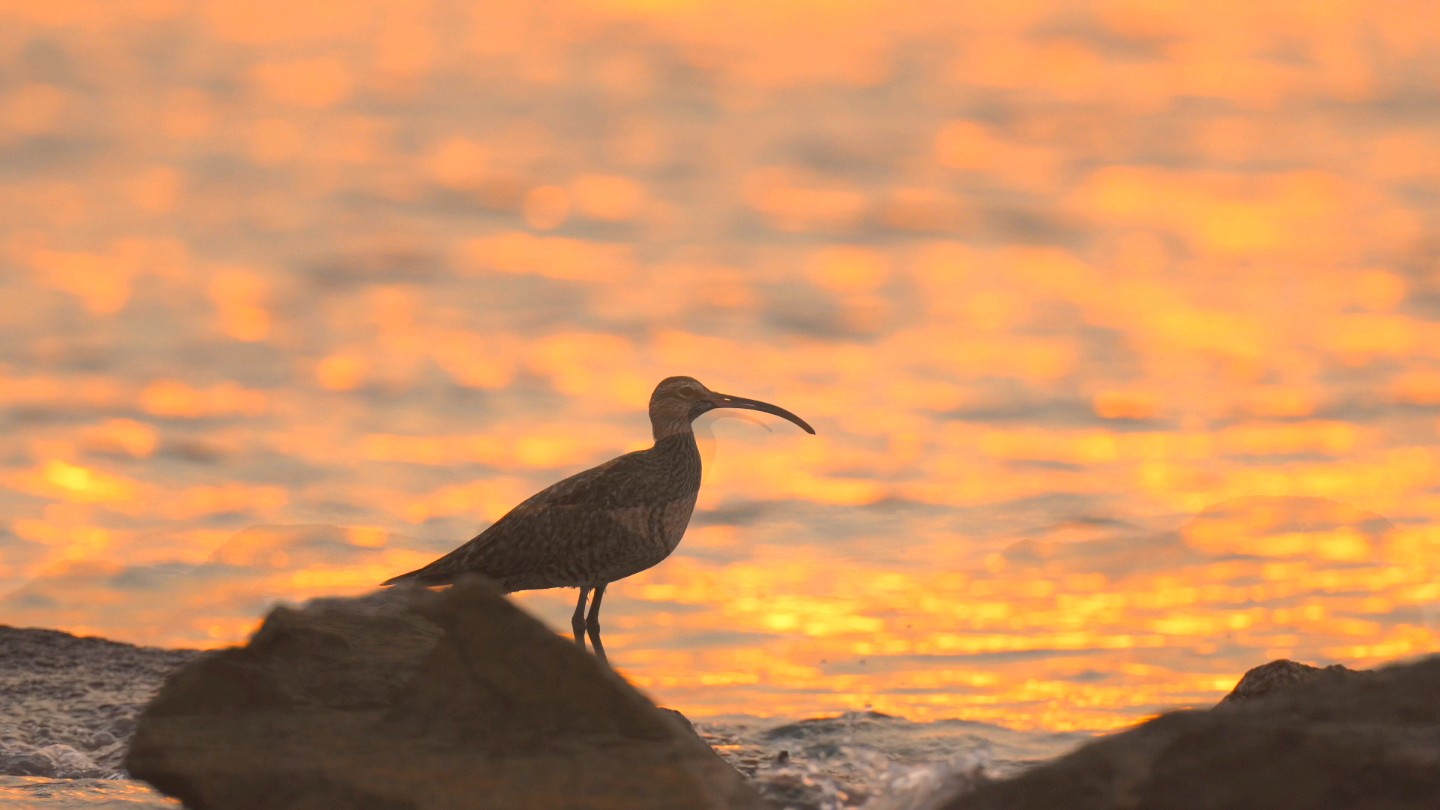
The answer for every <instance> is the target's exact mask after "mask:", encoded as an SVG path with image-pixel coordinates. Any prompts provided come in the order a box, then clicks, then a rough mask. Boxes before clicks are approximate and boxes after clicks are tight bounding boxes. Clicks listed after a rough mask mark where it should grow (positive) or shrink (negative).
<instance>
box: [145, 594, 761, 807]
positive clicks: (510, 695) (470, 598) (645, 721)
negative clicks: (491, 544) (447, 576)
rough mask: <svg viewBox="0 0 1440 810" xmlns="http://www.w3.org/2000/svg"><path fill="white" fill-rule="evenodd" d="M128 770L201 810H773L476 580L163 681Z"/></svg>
mask: <svg viewBox="0 0 1440 810" xmlns="http://www.w3.org/2000/svg"><path fill="white" fill-rule="evenodd" d="M125 766H126V768H127V769H129V771H130V772H131V773H132V774H134V775H135V776H137V777H138V778H141V779H144V780H146V781H147V782H150V783H151V784H153V785H154V786H155V787H157V788H159V789H160V790H161V791H164V792H165V793H168V794H170V795H172V796H175V797H177V798H179V799H180V800H181V801H183V802H185V804H186V806H187V807H189V808H192V810H227V809H229V808H235V810H254V809H255V808H262V807H263V808H267V810H286V809H287V808H294V810H301V809H302V808H304V809H305V810H311V809H313V810H319V809H320V808H325V809H326V810H330V809H331V808H377V809H378V808H385V809H386V810H389V809H390V808H395V809H396V810H399V809H400V808H405V809H406V810H412V809H413V810H421V809H422V808H467V807H476V808H481V807H483V808H511V807H513V808H550V807H554V808H566V807H585V808H597V809H598V808H627V810H628V809H629V808H651V807H653V808H667V809H668V808H675V807H686V808H727V809H728V808H755V807H761V806H763V805H762V802H761V800H760V798H759V797H758V795H757V794H756V793H755V792H754V791H753V789H751V788H750V787H749V786H748V785H747V784H746V783H745V781H744V780H743V778H742V777H741V776H740V774H738V773H737V772H736V771H735V770H734V769H733V768H731V767H730V766H729V765H728V764H726V763H725V762H724V761H723V760H721V759H720V758H719V757H718V756H716V755H715V753H714V752H712V751H711V750H710V748H709V746H707V745H706V744H705V743H704V741H702V740H701V739H700V738H699V737H698V736H696V735H695V734H694V732H693V731H691V730H690V729H688V728H687V727H686V726H685V724H684V723H683V722H682V721H681V720H679V719H677V718H676V717H674V716H673V715H670V714H667V713H665V712H662V711H661V710H659V709H657V708H656V707H655V706H654V705H653V704H651V703H650V701H648V700H647V699H646V698H645V697H644V696H643V695H641V694H640V693H639V692H637V691H636V690H635V689H634V688H632V687H631V686H630V685H629V684H628V683H626V682H625V681H624V679H622V678H621V677H620V676H618V675H616V674H615V673H614V672H613V671H611V670H610V669H608V668H607V667H605V666H603V665H601V664H600V663H599V662H597V661H596V660H595V659H594V658H593V657H591V656H590V655H589V654H587V653H585V652H583V651H581V650H580V649H578V648H577V647H576V646H575V645H573V644H571V643H569V642H568V641H565V640H563V639H561V638H559V637H557V636H556V635H555V634H554V633H552V632H550V631H549V630H548V629H546V628H545V627H544V626H543V625H542V624H540V623H539V622H538V621H536V620H535V619H533V618H531V617H530V616H528V615H526V614H525V613H523V612H522V611H520V610H519V609H517V608H516V607H514V606H513V605H511V604H510V602H508V601H507V600H506V599H505V598H504V597H503V596H501V595H500V594H499V593H498V592H497V591H496V590H495V589H494V588H493V587H492V586H490V585H489V584H488V583H485V582H480V581H470V582H465V583H462V584H460V585H457V586H456V587H454V588H451V589H449V590H448V591H445V592H440V593H436V592H431V591H427V590H423V589H412V588H400V589H394V590H391V591H385V592H380V593H377V594H374V595H371V596H368V597H364V598H360V599H333V600H320V601H316V602H313V603H311V604H310V605H308V606H306V607H305V608H303V609H298V610H297V609H290V608H283V607H282V608H277V609H276V610H275V611H273V612H272V613H271V614H270V616H269V617H267V618H266V620H265V623H264V625H263V626H262V627H261V628H260V629H259V631H257V632H256V633H255V635H254V637H253V638H252V639H251V640H250V643H249V645H248V646H245V647H241V648H236V649H228V650H222V651H218V652H214V653H208V654H205V655H202V656H200V657H199V658H197V659H196V660H195V661H193V662H192V663H190V664H188V665H187V666H185V667H184V668H183V669H181V670H180V671H178V672H176V673H175V674H174V675H173V676H172V677H171V678H170V679H169V681H167V682H166V684H165V686H164V688H163V689H162V690H161V691H160V694H159V695H158V696H157V697H156V698H155V700H154V701H153V702H152V703H151V704H150V705H149V706H147V707H146V709H145V711H144V713H143V714H142V715H141V717H140V723H139V727H138V729H137V730H136V733H135V737H134V740H133V741H132V743H131V749H130V753H129V755H128V757H127V758H126V760H125Z"/></svg>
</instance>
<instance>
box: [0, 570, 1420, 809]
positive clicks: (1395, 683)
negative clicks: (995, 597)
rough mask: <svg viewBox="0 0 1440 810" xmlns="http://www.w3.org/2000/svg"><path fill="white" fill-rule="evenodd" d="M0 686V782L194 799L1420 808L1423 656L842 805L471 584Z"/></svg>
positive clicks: (1294, 684) (928, 772)
mask: <svg viewBox="0 0 1440 810" xmlns="http://www.w3.org/2000/svg"><path fill="white" fill-rule="evenodd" d="M172 676H173V677H172ZM167 678H168V681H167ZM162 685H163V688H162ZM0 694H3V695H4V696H5V698H6V709H7V710H6V711H5V712H4V713H3V714H0V775H6V776H11V777H46V778H51V779H97V778H98V779H113V778H121V777H124V776H126V775H128V774H127V771H128V772H129V773H133V774H134V775H135V776H137V777H139V778H142V779H145V780H147V781H149V782H150V783H152V784H154V785H156V786H157V787H159V788H160V789H161V790H162V791H164V792H166V793H168V794H170V795H173V796H176V797H179V798H181V799H182V800H184V801H185V802H186V804H187V806H189V807H192V808H248V807H257V806H266V807H274V808H287V807H294V808H302V807H316V806H355V807H377V808H382V807H400V806H405V807H446V806H457V804H456V803H457V802H460V803H463V802H464V801H466V800H467V797H474V796H476V795H484V796H488V797H490V798H489V801H488V802H487V806H493V807H525V806H530V807H541V806H546V807H566V806H579V805H584V806H588V807H616V808H622V807H623V808H627V810H628V808H644V807H674V806H677V805H676V804H675V803H676V802H677V801H681V802H682V803H683V805H684V806H686V807H697V808H701V807H715V808H752V807H753V808H760V807H794V808H830V807H860V806H863V807H865V808H873V810H884V809H885V808H889V809H890V810H899V809H900V808H907V809H909V810H926V809H927V808H947V809H948V810H990V809H991V808H993V809H994V810H1000V808H1004V809H1005V810H1025V809H1026V808H1037V809H1038V808H1055V810H1060V809H1061V808H1065V810H1071V809H1072V808H1073V809H1074V810H1087V808H1096V810H1099V808H1114V807H1140V808H1145V807H1166V808H1178V809H1179V810H1186V809H1187V808H1195V810H1200V809H1201V808H1232V807H1233V808H1245V807H1282V806H1283V807H1291V808H1301V809H1302V810H1303V809H1304V808H1315V810H1321V809H1322V808H1323V809H1324V810H1329V809H1330V808H1337V809H1338V808H1372V807H1373V808H1377V809H1378V808H1402V809H1403V808H1412V807H1413V808H1417V810H1418V809H1419V808H1432V807H1435V806H1440V657H1436V658H1430V659H1426V660H1423V661H1419V662H1416V663H1413V664H1408V665H1401V666H1393V667H1387V668H1384V669H1381V670H1376V671H1373V672H1371V671H1354V670H1348V669H1345V668H1344V667H1338V666H1331V667H1325V668H1319V667H1310V666H1306V665H1303V664H1297V663H1295V662H1290V661H1276V662H1271V663H1269V664H1265V665H1263V666H1260V667H1256V668H1255V669H1252V670H1251V671H1250V672H1248V673H1246V675H1245V677H1244V678H1242V679H1241V680H1240V682H1239V683H1238V684H1237V685H1236V687H1235V689H1234V691H1232V692H1231V693H1230V694H1229V695H1227V696H1226V697H1225V699H1224V700H1222V701H1221V702H1220V703H1219V704H1218V705H1217V706H1216V707H1215V708H1213V709H1210V710H1195V711H1182V712H1173V713H1170V714H1166V715H1163V716H1161V717H1159V718H1156V719H1154V720H1152V721H1149V722H1147V723H1144V724H1141V725H1139V726H1137V727H1135V728H1132V729H1129V730H1127V731H1124V732H1120V733H1116V734H1112V735H1108V736H1106V737H1103V738H1099V739H1096V740H1094V741H1092V742H1090V743H1088V744H1086V745H1084V746H1082V747H1080V748H1078V749H1077V750H1075V751H1073V752H1072V753H1070V754H1068V755H1065V756H1062V757H1059V758H1057V759H1054V760H1053V761H1049V762H1045V763H1042V764H1039V765H1037V766H1035V767H1032V768H1029V769H1028V770H1025V771H1024V772H1023V773H1020V774H1018V775H1013V776H1010V777H1009V778H995V776H994V774H993V773H987V771H986V769H985V768H984V767H983V765H984V763H982V762H980V761H978V760H976V761H972V762H970V764H969V765H967V764H966V763H967V760H965V759H964V757H963V756H957V758H956V759H954V760H952V761H950V762H949V763H948V764H947V765H946V766H944V767H936V768H930V769H925V768H910V769H896V768H893V767H889V771H888V772H887V767H888V766H889V763H887V762H886V761H884V760H885V757H884V756H872V757H871V759H874V760H875V761H873V762H870V761H865V762H864V763H863V764H864V766H865V767H866V768H869V769H870V770H869V771H868V772H867V774H865V776H864V777H863V778H861V777H857V778H856V779H855V780H854V785H851V786H850V787H851V789H850V790H849V792H848V793H847V792H846V790H845V789H844V788H843V787H837V786H838V785H841V783H840V782H837V781H835V780H833V779H829V780H827V778H824V777H822V774H821V771H820V770H819V769H817V767H816V766H815V765H814V764H813V763H807V762H788V761H786V760H787V759H788V754H782V755H779V756H771V757H769V758H766V759H764V760H763V761H760V760H756V758H755V757H753V756H746V755H744V754H740V753H738V752H737V750H736V746H727V745H716V743H717V738H716V736H715V735H713V734H707V733H704V732H705V729H704V725H703V724H702V726H701V731H702V734H700V735H697V734H696V731H695V729H693V728H692V727H691V726H690V725H689V723H687V722H685V721H684V719H683V718H679V717H678V713H675V712H670V711H668V710H662V709H657V708H656V707H654V706H653V705H652V704H650V703H649V701H648V700H646V699H645V697H644V696H643V695H641V694H640V693H639V692H636V691H635V690H633V689H632V688H630V686H629V684H627V683H626V682H625V681H624V680H623V679H622V678H620V677H619V676H618V675H616V674H615V673H613V672H611V671H610V670H608V669H606V668H604V667H601V666H598V665H597V664H596V662H595V661H594V659H593V658H591V657H589V656H588V655H585V654H583V653H581V652H580V651H579V650H577V649H575V648H574V647H573V645H571V644H569V643H568V642H566V641H565V640H563V639H561V638H559V637H557V636H556V635H554V634H553V633H551V632H550V631H549V630H547V629H546V628H544V627H543V626H542V625H540V624H539V623H538V622H536V621H535V620H533V619H532V618H530V617H529V616H528V615H526V614H524V613H523V612H522V611H519V610H518V609H516V608H514V607H513V606H512V605H511V604H510V603H509V602H507V601H506V600H504V599H503V598H502V597H500V596H499V595H498V594H496V593H494V592H493V591H492V590H491V589H489V588H488V587H487V586H486V585H485V584H483V583H475V584H472V585H467V586H463V587H460V588H455V589H451V590H450V591H447V592H444V593H440V594H437V593H432V592H429V591H423V590H408V589H407V590H402V591H392V592H388V593H383V594H377V595H374V596H371V597H365V598H361V599H335V600H318V601H317V602H314V603H311V604H310V605H308V606H306V607H305V608H303V609H290V608H278V609H276V611H274V612H273V613H272V614H271V616H270V617H269V618H268V619H267V621H266V623H265V625H264V627H263V628H262V629H261V630H260V631H259V632H258V633H257V634H256V635H255V637H254V638H253V639H252V640H251V641H250V643H249V644H248V645H247V646H245V647H241V648H234V649H230V650H224V651H217V652H213V653H206V654H200V653H197V652H195V651H190V650H165V649H155V648H145V647H134V646H131V645H128V644H121V643H117V642H112V641H107V640H104V639H97V638H77V637H75V636H71V635H68V634H66V633H61V632H57V631H53V630H37V629H16V628H10V627H0ZM142 707H143V712H142ZM884 720H896V719H895V718H884V717H883V716H879V715H877V716H875V721H876V722H879V721H884ZM847 722H855V721H847ZM858 722H870V721H868V720H866V719H865V718H863V717H862V718H859V720H858ZM899 722H903V721H899ZM794 725H795V727H796V728H808V726H805V725H803V724H794ZM785 728H790V727H785ZM777 733H780V732H777ZM786 733H789V732H786ZM707 742H708V743H710V744H709V745H707V744H706V743H707ZM719 742H723V740H722V741H719ZM712 746H714V747H716V748H718V749H720V750H721V753H722V754H723V755H724V757H725V758H722V757H721V756H717V754H716V753H715V752H714V751H712ZM727 749H728V750H727ZM751 753H753V752H751ZM960 753H963V752H957V754H960ZM861 759H863V757H862V758H861ZM862 782H863V783H865V784H864V786H863V789H859V790H856V789H854V787H855V785H860V784H861V783H862ZM337 802H338V803H339V804H336V803H337Z"/></svg>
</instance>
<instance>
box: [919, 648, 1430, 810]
mask: <svg viewBox="0 0 1440 810" xmlns="http://www.w3.org/2000/svg"><path fill="white" fill-rule="evenodd" d="M1280 669H1282V670H1283V669H1285V668H1283V667H1282V668H1280ZM1292 672H1293V670H1292ZM1320 672H1322V673H1323V672H1324V670H1320ZM944 807H946V808H947V810H1001V808H1004V810H1038V809H1039V808H1045V809H1046V810H1050V809H1051V808H1054V810H1091V809H1092V808H1093V810H1100V808H1106V810H1115V809H1116V808H1136V809H1137V810H1138V809H1142V808H1143V809H1147V810H1148V808H1156V810H1159V809H1160V808H1165V810H1230V809H1231V808H1233V810H1250V808H1270V807H1274V808H1280V807H1283V808H1287V810H1352V809H1353V810H1362V809H1363V810H1408V809H1409V808H1414V809H1415V810H1422V809H1423V810H1434V808H1436V807H1440V657H1434V658H1429V659H1426V660H1423V661H1420V662H1418V663H1414V664H1409V665H1403V666H1394V667H1389V668H1386V669H1380V670H1375V671H1374V672H1373V673H1369V674H1367V673H1351V675H1350V676H1345V677H1340V676H1339V675H1338V673H1331V675H1330V676H1319V675H1315V674H1313V673H1312V674H1311V676H1310V677H1308V678H1305V679H1302V680H1301V681H1300V682H1296V683H1292V684H1291V685H1290V686H1288V687H1287V688H1283V689H1278V690H1273V691H1271V693H1270V694H1267V695H1264V696H1263V697H1256V698H1251V699H1247V700H1244V701H1242V702H1233V701H1232V702H1229V703H1224V702H1222V703H1221V704H1220V706H1218V707H1217V709H1216V710H1211V711H1183V712H1174V713H1171V714H1167V715H1164V716H1161V717H1158V718H1156V719H1154V720H1151V721H1150V722H1148V723H1145V724H1143V725H1141V726H1139V727H1137V728H1134V729H1131V730H1129V731H1126V732H1122V733H1120V734H1114V735H1111V736H1109V737H1105V738H1102V739H1100V740H1097V741H1095V742H1093V743H1090V744H1088V745H1085V746H1084V747H1082V748H1080V749H1079V750H1077V751H1075V752H1074V753H1072V754H1070V755H1068V756H1065V757H1062V758H1061V759H1059V760H1056V761H1055V762H1052V763H1050V764H1047V765H1042V766H1040V767H1037V768H1035V769H1033V770H1030V771H1027V772H1025V773H1023V774H1021V775H1020V776H1017V777H1015V778H1014V779H1009V780H1005V781H1002V782H991V783H989V784H986V785H984V786H982V787H980V788H979V789H978V790H976V791H975V792H974V793H971V794H969V795H967V796H960V797H958V798H956V799H954V800H953V801H951V802H949V803H947V804H945V805H944Z"/></svg>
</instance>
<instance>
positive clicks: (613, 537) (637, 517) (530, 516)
mask: <svg viewBox="0 0 1440 810" xmlns="http://www.w3.org/2000/svg"><path fill="white" fill-rule="evenodd" d="M716 408H745V409H748V410H752V411H763V412H765V413H770V414H774V415H776V416H779V417H782V418H784V419H788V420H790V421H791V422H794V423H795V424H797V425H799V426H800V427H801V428H802V429H804V430H805V432H806V433H810V434H812V435H813V434H814V433H815V429H814V428H812V427H810V426H809V425H808V424H806V423H805V420H804V419H801V418H800V417H798V416H796V415H795V414H793V413H791V412H789V411H787V410H785V409H784V408H780V407H777V406H775V405H771V404H769V403H767V402H758V401H756V400H753V399H744V398H742V397H732V396H728V395H726V394H717V393H715V392H714V391H711V390H710V389H708V388H706V387H705V386H704V385H701V384H700V381H699V380H696V379H694V378H693V377H667V378H665V379H664V380H661V381H660V384H659V385H657V386H656V387H655V392H654V393H653V394H651V395H650V426H651V429H652V430H653V431H654V434H655V446H654V447H651V448H650V449H648V450H638V451H636V452H634V453H626V454H625V455H623V456H620V457H619V458H613V459H611V460H609V461H607V462H605V463H604V464H601V465H600V466H598V467H592V468H591V469H588V470H585V471H584V472H581V473H576V474H575V475H572V476H570V477H569V478H566V479H565V480H563V481H560V482H558V483H556V484H552V485H551V486H549V487H548V488H546V489H543V490H541V491H539V492H537V493H535V494H534V495H532V496H530V497H529V498H528V499H526V500H525V501H524V502H523V503H521V504H520V505H519V506H517V507H515V508H514V509H511V510H510V511H509V512H508V513H507V514H506V515H505V516H504V517H502V518H500V519H499V520H497V521H495V523H494V524H493V525H492V526H490V528H488V529H486V530H485V531H483V532H481V533H480V534H478V535H476V536H475V538H474V539H472V540H471V541H470V542H468V543H466V544H465V545H463V546H461V547H459V548H457V549H455V550H454V551H452V552H450V553H449V554H446V555H445V556H444V557H441V558H440V559H438V560H436V561H434V562H432V563H430V564H429V565H427V566H425V567H424V568H420V569H417V570H415V571H411V572H410V573H408V574H401V575H400V576H398V577H395V578H393V579H390V580H387V581H386V582H384V583H383V584H385V585H395V584H398V583H402V582H412V583H418V584H420V585H447V584H449V583H451V582H454V581H455V580H456V579H457V578H458V577H460V576H463V575H465V574H471V573H476V574H483V575H485V576H486V577H489V578H490V579H491V580H494V581H495V582H496V583H497V584H498V585H499V586H500V588H501V589H502V590H504V591H505V592H506V593H513V592H515V591H528V590H535V589H539V588H579V589H580V599H579V601H578V602H576V604H575V615H574V616H573V617H572V618H571V620H570V627H571V628H572V629H573V630H574V632H575V643H576V644H578V645H580V647H581V648H582V649H583V648H584V646H585V635H586V633H587V631H588V633H589V636H590V643H591V645H592V646H593V647H594V648H595V655H596V656H598V657H599V658H600V660H602V661H604V660H605V647H604V646H603V645H602V644H601V643H600V600H601V598H602V597H604V596H605V587H606V586H607V585H609V584H610V583H612V582H614V581H615V580H617V579H624V578H625V577H628V576H630V575H631V574H638V573H639V572H641V571H644V570H645V569H647V568H650V567H651V566H653V565H655V564H657V563H659V562H660V561H661V560H663V559H665V558H666V557H668V556H670V552H672V551H674V550H675V547H676V546H678V545H679V544H680V538H681V537H682V536H684V534H685V527H686V526H687V525H689V523H690V514H691V512H693V511H694V509H695V499H696V497H697V496H698V495H699V493H700V450H699V448H698V447H697V446H696V445H695V433H694V432H693V431H692V430H691V428H690V423H691V422H692V421H693V420H694V419H695V417H697V416H699V415H700V414H702V413H705V412H706V411H711V410H714V409H716ZM592 590H593V591H594V592H595V598H594V600H593V601H592V602H591V603H590V613H589V615H588V616H587V615H586V613H585V600H586V598H587V597H588V596H589V595H590V592H591V591H592Z"/></svg>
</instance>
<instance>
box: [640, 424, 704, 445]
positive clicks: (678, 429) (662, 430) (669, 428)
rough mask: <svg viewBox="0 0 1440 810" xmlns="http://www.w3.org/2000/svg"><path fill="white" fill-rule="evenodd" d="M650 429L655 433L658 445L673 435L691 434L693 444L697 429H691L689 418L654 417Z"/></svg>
mask: <svg viewBox="0 0 1440 810" xmlns="http://www.w3.org/2000/svg"><path fill="white" fill-rule="evenodd" d="M650 429H651V431H652V432H653V433H654V434H655V444H656V446H659V444H660V442H661V441H663V440H665V439H668V438H670V437H672V436H689V437H690V442H691V443H692V444H693V443H694V442H695V431H693V430H691V429H690V420H689V419H684V418H679V419H653V420H651V423H650Z"/></svg>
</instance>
